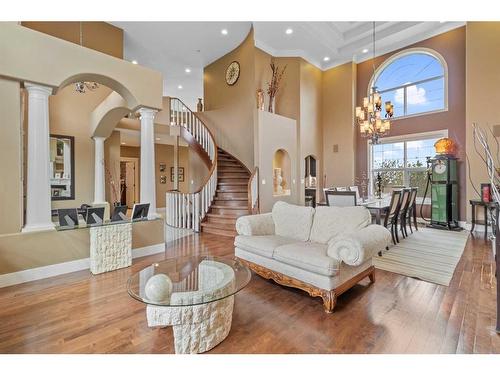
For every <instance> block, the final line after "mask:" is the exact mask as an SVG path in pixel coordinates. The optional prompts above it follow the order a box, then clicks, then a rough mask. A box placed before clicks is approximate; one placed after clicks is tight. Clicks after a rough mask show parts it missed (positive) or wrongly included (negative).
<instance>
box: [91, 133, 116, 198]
mask: <svg viewBox="0 0 500 375" xmlns="http://www.w3.org/2000/svg"><path fill="white" fill-rule="evenodd" d="M120 146H121V140H120V132H119V131H114V132H113V133H112V134H111V136H110V137H109V138H107V139H106V140H105V141H104V168H105V181H106V187H105V192H106V201H107V202H108V203H109V205H110V207H113V203H114V202H119V201H120ZM92 160H94V158H92ZM93 169H94V168H92V170H93ZM113 186H115V189H113ZM93 190H94V188H93V186H92V191H93ZM113 190H114V192H113Z"/></svg>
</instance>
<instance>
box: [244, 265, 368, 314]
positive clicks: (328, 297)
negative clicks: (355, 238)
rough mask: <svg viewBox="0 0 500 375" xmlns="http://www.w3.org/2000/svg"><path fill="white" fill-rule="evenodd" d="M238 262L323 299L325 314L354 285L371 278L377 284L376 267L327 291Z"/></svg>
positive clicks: (260, 274) (269, 278)
mask: <svg viewBox="0 0 500 375" xmlns="http://www.w3.org/2000/svg"><path fill="white" fill-rule="evenodd" d="M238 260H239V261H240V262H241V263H243V264H244V265H246V266H247V267H248V268H250V269H251V270H252V271H254V272H255V273H256V274H258V275H259V276H262V277H263V278H265V279H268V280H273V281H274V282H276V283H278V284H280V285H283V286H288V287H292V288H297V289H301V290H303V291H305V292H307V293H308V294H309V295H310V296H311V297H321V298H322V299H323V306H324V308H325V312H327V313H329V314H331V313H332V312H333V309H334V308H335V305H336V304H337V297H338V296H340V295H341V294H342V293H344V292H346V291H348V290H349V289H351V288H352V287H353V286H354V285H356V284H357V283H358V282H360V281H361V280H363V279H364V278H365V277H369V278H370V282H371V283H374V282H375V267H374V266H370V267H368V268H367V269H366V270H364V271H362V272H360V273H358V274H357V275H355V276H354V277H352V278H350V279H348V280H346V281H345V282H344V283H342V284H340V285H339V286H337V287H336V288H335V289H332V290H326V289H321V288H318V287H316V286H313V285H311V284H308V283H305V282H303V281H300V280H297V279H295V278H293V277H290V276H286V275H284V274H282V273H280V272H276V271H272V270H270V269H268V268H265V267H262V266H260V265H258V264H255V263H252V262H249V261H248V260H245V259H241V258H238Z"/></svg>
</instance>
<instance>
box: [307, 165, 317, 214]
mask: <svg viewBox="0 0 500 375" xmlns="http://www.w3.org/2000/svg"><path fill="white" fill-rule="evenodd" d="M304 163H305V165H304V179H305V194H304V196H305V204H306V206H313V207H314V206H316V187H317V182H318V181H317V161H316V157H314V156H313V155H308V156H306V157H305V159H304Z"/></svg>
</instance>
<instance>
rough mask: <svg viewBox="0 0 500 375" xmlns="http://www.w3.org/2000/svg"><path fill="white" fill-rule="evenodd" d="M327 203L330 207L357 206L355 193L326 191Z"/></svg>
mask: <svg viewBox="0 0 500 375" xmlns="http://www.w3.org/2000/svg"><path fill="white" fill-rule="evenodd" d="M325 195H326V203H328V205H329V206H336V207H352V206H356V192H355V191H330V190H327V191H325Z"/></svg>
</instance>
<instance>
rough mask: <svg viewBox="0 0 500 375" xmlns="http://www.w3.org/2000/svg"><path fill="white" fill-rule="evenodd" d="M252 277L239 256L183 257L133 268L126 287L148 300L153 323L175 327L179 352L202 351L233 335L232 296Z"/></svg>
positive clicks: (147, 310) (133, 293)
mask: <svg viewBox="0 0 500 375" xmlns="http://www.w3.org/2000/svg"><path fill="white" fill-rule="evenodd" d="M250 278H251V273H250V270H249V269H248V267H246V266H244V265H243V264H241V263H240V262H239V261H238V260H236V259H226V258H219V257H213V256H190V257H179V258H172V259H166V260H163V261H161V262H158V263H154V264H152V265H150V266H149V267H146V268H144V269H142V270H141V271H139V272H137V273H135V274H134V275H132V276H131V277H130V279H129V280H128V285H127V290H128V293H129V295H130V296H131V297H132V298H134V299H136V300H138V301H140V302H143V303H145V304H146V316H147V320H148V326H149V327H158V326H159V327H165V326H172V327H173V331H174V346H175V352H176V353H183V354H184V353H203V352H206V351H208V350H210V349H212V348H213V347H215V346H216V345H217V344H219V343H220V342H222V341H223V340H224V339H225V338H226V337H227V335H228V334H229V331H230V329H231V322H232V316H233V306H234V295H235V294H236V293H237V292H239V291H240V290H241V289H243V288H244V287H245V286H246V285H247V284H248V283H249V282H250Z"/></svg>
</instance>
